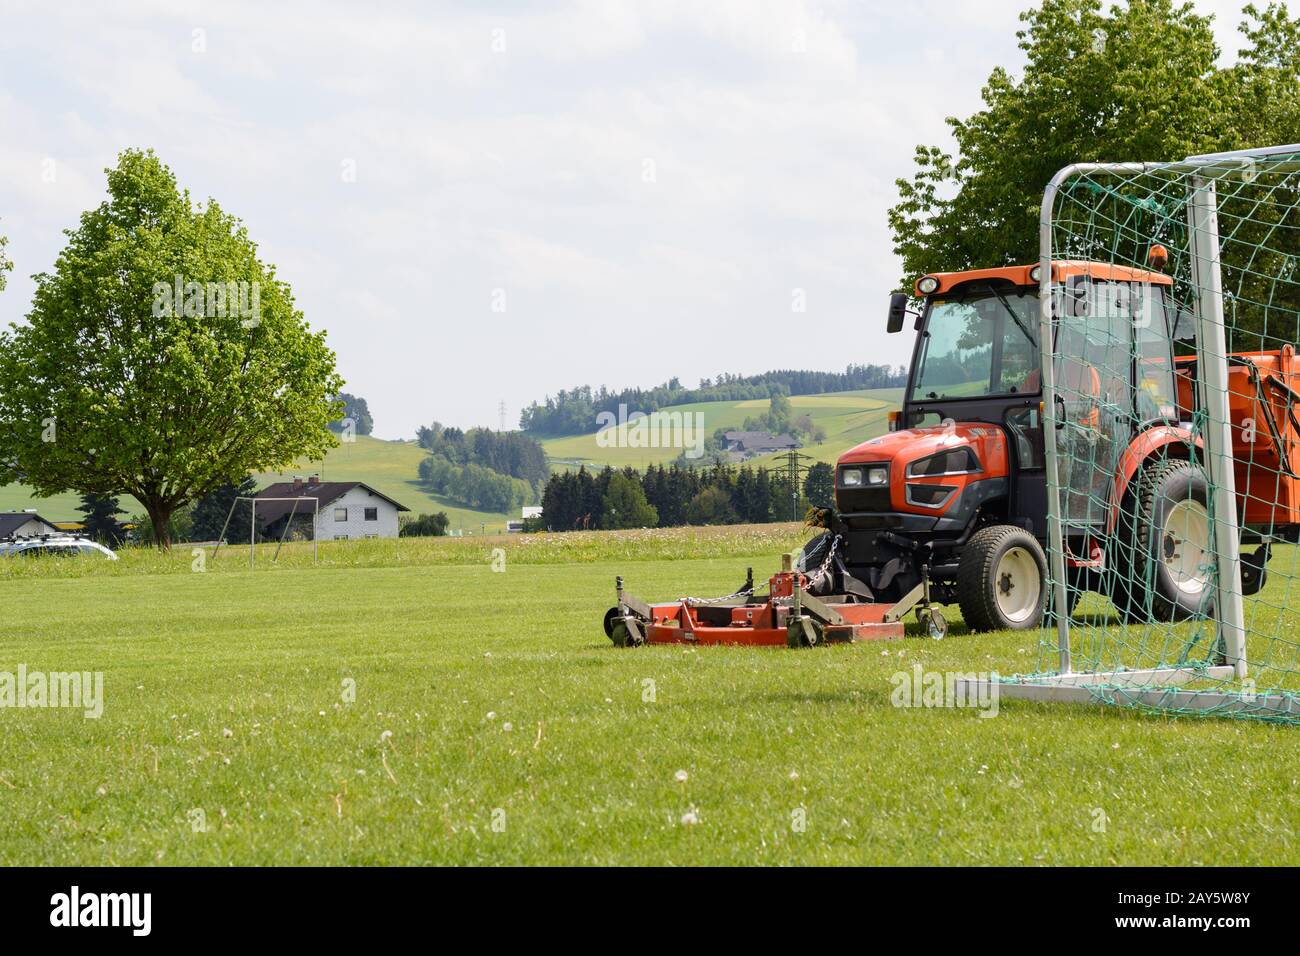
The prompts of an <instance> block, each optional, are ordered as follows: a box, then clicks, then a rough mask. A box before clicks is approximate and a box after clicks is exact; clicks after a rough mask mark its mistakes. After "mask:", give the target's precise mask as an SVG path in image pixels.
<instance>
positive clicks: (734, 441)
mask: <svg viewBox="0 0 1300 956" xmlns="http://www.w3.org/2000/svg"><path fill="white" fill-rule="evenodd" d="M722 440H723V445H722V450H723V451H725V452H726V453H727V454H728V455H729V456H730V457H731V460H732V461H744V460H745V459H747V458H757V457H758V456H759V455H770V454H772V453H773V452H783V451H793V450H794V449H796V448H798V447H799V442H798V440H797V439H796V438H795V437H794V436H793V435H773V434H772V433H771V432H743V431H730V432H723V433H722Z"/></svg>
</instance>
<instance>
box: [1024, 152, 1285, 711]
mask: <svg viewBox="0 0 1300 956" xmlns="http://www.w3.org/2000/svg"><path fill="white" fill-rule="evenodd" d="M1041 227H1042V236H1041V261H1040V273H1039V275H1040V280H1039V281H1040V287H1039V295H1040V299H1041V302H1040V305H1041V321H1040V325H1039V329H1038V332H1039V338H1040V344H1041V347H1042V352H1043V368H1042V370H1041V375H1042V386H1043V399H1044V405H1043V409H1042V415H1043V422H1044V429H1043V445H1044V448H1043V454H1044V459H1045V465H1046V471H1047V489H1048V525H1049V529H1048V530H1049V534H1048V538H1049V547H1048V566H1049V578H1050V581H1049V589H1050V595H1051V597H1050V603H1051V613H1050V614H1049V615H1048V616H1047V618H1045V625H1044V630H1043V632H1042V640H1041V642H1040V647H1041V655H1040V662H1039V669H1038V671H1037V672H1036V673H1034V674H1030V675H1023V676H1017V677H1013V678H1006V679H1004V680H1003V682H1002V683H1000V685H999V689H1000V691H1001V693H1003V694H1004V695H1010V696H1023V697H1031V698H1036V699H1045V700H1061V701H1081V702H1086V701H1093V702H1102V703H1107V704H1114V705H1119V706H1130V707H1137V708H1142V709H1147V710H1151V711H1155V712H1160V713H1166V714H1196V715H1230V716H1235V717H1247V718H1255V719H1264V720H1275V721H1285V722H1300V588H1297V587H1296V585H1297V580H1298V579H1300V573H1298V572H1300V547H1298V546H1297V542H1298V541H1300V360H1297V357H1296V355H1295V346H1296V343H1297V341H1300V146H1288V147H1280V148H1274V149H1267V150H1256V151H1246V152H1241V153H1227V154H1220V155H1215V156H1205V157H1194V158H1191V159H1187V160H1182V161H1178V162H1167V163H1115V164H1080V165H1077V166H1074V167H1070V168H1068V169H1066V170H1062V171H1061V173H1059V174H1058V175H1057V176H1056V177H1055V179H1054V180H1053V182H1052V184H1051V185H1050V186H1049V187H1048V189H1047V191H1046V194H1045V196H1044V201H1043V210H1042V220H1041ZM1062 612H1064V613H1062Z"/></svg>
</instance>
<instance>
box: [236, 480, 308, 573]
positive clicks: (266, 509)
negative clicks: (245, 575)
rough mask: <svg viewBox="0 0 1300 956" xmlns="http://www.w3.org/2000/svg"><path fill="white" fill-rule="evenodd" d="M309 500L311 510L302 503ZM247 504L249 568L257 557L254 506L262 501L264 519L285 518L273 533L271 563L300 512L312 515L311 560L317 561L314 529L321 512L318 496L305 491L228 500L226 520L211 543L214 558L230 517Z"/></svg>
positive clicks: (304, 514)
mask: <svg viewBox="0 0 1300 956" xmlns="http://www.w3.org/2000/svg"><path fill="white" fill-rule="evenodd" d="M308 502H310V503H311V510H310V511H307V510H306V508H305V507H300V506H305V505H306V504H307V503H308ZM245 504H246V505H247V506H248V512H249V521H248V568H249V570H250V571H251V570H253V568H254V567H256V559H257V506H258V505H259V504H260V505H262V518H263V521H264V522H266V523H267V524H268V526H270V525H274V524H277V523H278V522H280V521H281V520H283V521H284V527H283V528H282V529H281V530H280V534H279V536H278V537H273V538H272V540H274V541H275V553H274V554H273V555H272V556H271V563H272V564H274V563H275V562H276V561H278V560H279V559H280V549H281V548H282V547H283V546H284V542H285V540H286V539H287V538H288V537H289V533H290V532H291V531H292V530H293V527H294V520H295V519H296V518H297V517H299V515H301V516H302V517H306V516H307V515H309V514H310V515H311V563H312V564H315V563H316V529H317V527H318V526H319V522H318V521H317V519H318V518H319V516H320V499H319V498H314V497H311V496H308V495H302V496H300V497H297V498H251V497H247V496H244V495H238V496H236V497H235V500H234V501H232V502H231V503H230V510H229V511H227V512H226V521H225V523H224V524H223V525H222V526H221V534H219V535H218V536H217V541H216V543H215V544H214V545H213V546H212V557H213V558H214V559H215V558H216V556H217V552H218V551H219V550H221V546H222V544H224V543H225V541H226V531H227V530H228V529H229V528H230V521H231V519H232V518H233V517H234V516H235V513H236V510H237V509H238V508H239V507H240V506H241V505H245ZM286 505H287V507H286Z"/></svg>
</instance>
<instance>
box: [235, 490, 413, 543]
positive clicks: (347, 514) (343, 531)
mask: <svg viewBox="0 0 1300 956" xmlns="http://www.w3.org/2000/svg"><path fill="white" fill-rule="evenodd" d="M253 497H254V499H255V500H256V502H257V529H258V531H259V532H260V533H261V534H262V535H264V536H265V537H268V538H279V537H280V536H281V535H283V534H284V532H285V525H286V524H288V523H289V522H290V521H292V522H293V524H294V529H293V530H290V532H289V535H288V536H289V538H295V537H304V538H307V537H312V535H311V533H310V529H311V520H312V513H313V512H316V528H315V538H316V540H317V541H348V540H352V539H356V538H396V537H397V515H398V512H401V511H410V510H411V509H410V508H408V507H406V505H404V504H402V503H401V502H398V501H394V500H393V499H392V498H390V497H388V496H387V495H385V494H383V493H381V492H378V491H376V490H375V489H374V488H371V487H370V486H369V485H367V484H366V483H365V482H364V481H321V480H320V478H319V477H317V476H316V475H312V476H311V477H310V478H306V479H304V478H294V479H293V481H281V482H276V483H275V484H273V485H269V486H267V487H266V488H263V489H262V490H261V491H259V492H258V493H257V494H256V495H254V496H253ZM277 498H278V499H286V498H287V499H290V500H288V501H285V500H279V501H277V500H274V499H277ZM264 499H269V500H264ZM312 499H315V500H314V501H313V500H312ZM317 509H319V510H317ZM299 529H300V530H299Z"/></svg>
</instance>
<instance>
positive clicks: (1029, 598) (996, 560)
mask: <svg viewBox="0 0 1300 956" xmlns="http://www.w3.org/2000/svg"><path fill="white" fill-rule="evenodd" d="M1046 580H1047V558H1046V557H1044V555H1043V549H1042V547H1041V546H1040V545H1039V543H1038V539H1037V538H1035V537H1034V536H1033V535H1032V534H1030V533H1029V532H1028V531H1026V530H1025V529H1024V528H1018V527H1016V526H1015V525H1008V524H999V525H992V526H991V527H988V528H981V529H980V530H979V531H976V532H975V534H973V535H972V536H971V539H970V541H968V542H967V543H966V547H965V548H963V549H962V553H961V560H960V561H959V562H958V565H957V603H958V604H959V605H960V606H961V613H962V617H963V618H965V619H966V624H967V626H968V627H969V628H970V629H971V630H972V631H1026V630H1031V629H1032V628H1035V627H1038V625H1039V622H1040V621H1042V618H1043V605H1044V603H1045V601H1044V590H1043V589H1044V586H1045V582H1046Z"/></svg>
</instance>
